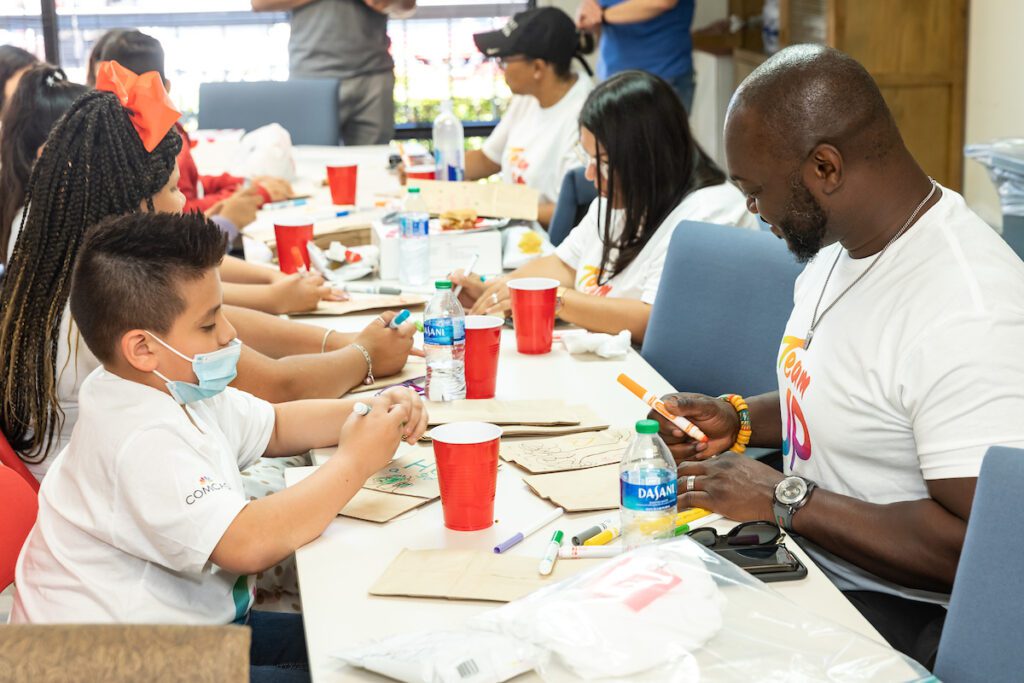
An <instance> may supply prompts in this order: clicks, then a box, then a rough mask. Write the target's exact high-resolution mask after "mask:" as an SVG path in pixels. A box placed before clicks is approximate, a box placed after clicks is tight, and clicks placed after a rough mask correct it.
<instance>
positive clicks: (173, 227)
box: [71, 213, 227, 363]
mask: <svg viewBox="0 0 1024 683" xmlns="http://www.w3.org/2000/svg"><path fill="white" fill-rule="evenodd" d="M226 241H227V236H226V235H225V234H224V233H223V232H221V230H220V229H219V228H218V227H217V226H216V225H215V224H214V223H213V222H211V221H210V220H209V219H208V218H206V217H205V216H203V214H201V213H188V214H172V213H132V214H127V215H124V216H116V217H113V218H108V219H106V220H103V221H101V222H99V223H97V224H96V225H95V226H94V227H92V228H90V230H89V232H88V234H87V235H86V237H85V243H84V244H83V245H82V249H81V251H80V252H79V254H78V262H77V263H76V265H75V273H74V276H73V279H72V284H71V316H72V317H73V318H74V320H75V323H76V324H77V325H78V329H79V330H80V331H81V333H82V339H84V340H85V343H86V346H88V347H89V350H91V351H92V352H93V354H95V356H96V357H97V358H98V359H99V360H100V361H102V362H104V363H108V362H111V361H112V360H113V359H114V358H116V353H117V346H118V343H119V340H120V338H121V335H123V334H124V333H125V332H127V331H128V330H132V329H136V328H140V329H147V330H151V331H153V332H156V333H166V332H167V331H168V330H169V329H170V328H171V326H172V325H174V321H175V320H176V319H177V318H178V316H180V315H181V314H182V312H183V311H184V310H185V306H186V302H185V300H184V299H183V298H182V296H181V285H182V284H183V283H184V282H189V281H194V280H198V279H199V278H201V277H203V276H204V275H205V274H206V273H207V272H208V271H209V270H210V269H211V268H216V267H217V265H218V264H219V263H220V262H221V259H222V258H223V257H224V249H225V247H226V246H227V245H226Z"/></svg>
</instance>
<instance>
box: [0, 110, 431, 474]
mask: <svg viewBox="0 0 1024 683" xmlns="http://www.w3.org/2000/svg"><path fill="white" fill-rule="evenodd" d="M161 92H162V90H161ZM132 96H133V97H134V95H132ZM140 108H141V107H140ZM141 118H143V117H139V116H136V115H135V112H134V111H132V112H131V113H130V112H129V109H127V108H126V107H124V106H122V104H121V102H120V101H119V98H118V96H116V95H114V94H112V93H110V92H104V91H92V92H88V93H86V94H84V95H82V96H81V97H80V98H79V99H78V100H76V101H75V103H74V104H73V105H72V106H71V108H70V109H69V110H68V112H67V113H66V114H65V115H64V116H63V117H62V118H61V119H60V121H59V122H58V123H57V125H56V127H55V128H54V129H53V131H52V132H51V134H50V136H49V138H48V139H47V140H46V143H45V145H44V146H43V150H42V153H41V155H40V156H39V159H38V160H37V161H36V162H35V166H34V167H33V170H32V175H31V179H30V182H29V187H28V191H27V193H26V197H25V201H26V206H27V207H28V209H27V211H26V212H25V216H24V219H23V221H22V224H21V226H20V228H21V229H20V233H19V236H18V238H17V241H16V243H15V247H14V251H13V253H12V256H11V259H10V262H9V263H8V268H7V273H6V275H5V277H4V279H3V284H2V288H0V372H2V373H3V376H2V380H0V386H2V389H0V394H2V395H0V429H2V431H3V433H4V434H5V435H6V436H7V438H8V440H9V441H10V442H11V445H12V446H13V448H14V449H15V451H17V452H18V453H19V455H20V456H21V458H22V459H23V460H24V461H25V462H26V463H27V465H28V466H29V469H30V470H32V471H33V473H34V474H35V475H36V476H37V477H39V478H42V475H43V474H44V473H45V471H46V469H47V468H48V466H49V463H50V461H52V457H49V456H53V455H55V454H56V452H57V451H58V449H59V448H61V447H63V445H64V443H65V442H66V441H67V438H69V437H70V432H71V427H72V426H73V424H74V422H75V420H76V418H77V394H78V386H79V384H80V382H81V381H83V380H84V379H85V377H86V376H87V375H88V374H89V373H90V372H91V371H92V370H94V369H95V368H96V367H98V361H97V360H96V358H95V357H94V356H93V355H92V353H91V352H90V351H89V349H88V348H87V347H86V346H85V345H84V344H82V343H81V341H80V338H79V336H78V333H77V329H76V328H75V325H74V321H73V320H72V319H71V316H70V313H69V312H68V310H67V303H68V297H69V294H70V291H69V288H70V282H71V272H72V268H73V266H74V263H75V257H76V254H77V251H78V249H79V247H80V245H81V243H82V239H83V237H84V235H85V232H86V230H87V228H88V227H90V226H92V225H94V224H96V223H97V222H99V221H100V220H102V219H103V218H106V217H108V216H116V215H122V214H126V213H133V212H137V211H164V212H172V213H180V211H181V207H182V205H183V203H184V198H183V197H182V195H181V193H180V192H179V191H178V189H177V180H178V178H177V176H178V173H177V168H176V164H175V158H176V156H177V154H178V151H179V148H180V145H181V137H180V136H179V135H178V134H177V133H176V132H175V131H174V130H173V128H171V125H172V124H173V120H174V119H176V116H170V117H169V118H170V121H169V122H167V123H166V127H165V128H164V129H163V130H159V129H154V127H153V123H152V121H141V122H139V121H138V120H139V119H141ZM147 126H149V128H147ZM140 127H141V128H142V129H144V130H145V133H146V135H148V141H149V144H151V145H152V148H151V149H147V147H146V145H145V144H144V142H143V140H142V137H140V132H139V130H137V129H138V128H140ZM226 290H227V287H225V297H226V296H227V295H226ZM226 312H227V315H228V317H229V319H230V320H231V322H232V324H233V325H234V326H235V327H236V329H237V330H238V334H239V338H241V339H242V341H243V342H244V343H246V345H247V347H246V348H245V349H244V351H243V354H242V358H241V360H240V362H239V365H238V377H237V379H236V380H235V382H234V386H236V387H238V388H241V389H243V390H246V391H249V392H250V393H253V394H255V395H257V396H260V397H261V398H265V399H267V400H271V401H283V400H294V399H299V398H319V397H332V398H334V397H337V396H340V395H342V394H344V393H345V392H347V391H348V390H349V389H351V388H352V387H354V386H356V385H357V384H358V383H359V382H360V381H362V380H363V379H364V378H365V377H366V376H367V375H368V374H376V375H378V376H387V375H389V374H393V373H395V372H397V371H398V370H400V369H401V368H402V367H403V366H404V365H405V361H406V358H407V356H408V352H409V350H410V348H411V346H412V333H413V330H412V328H411V326H409V329H402V330H399V331H395V330H390V329H387V327H386V324H381V322H379V321H375V322H374V323H371V324H370V325H369V326H368V327H367V328H366V329H365V330H364V331H363V332H361V333H360V334H359V335H358V336H356V335H345V334H341V333H333V334H332V333H330V332H328V333H327V336H326V337H325V332H324V330H323V329H322V328H317V327H313V326H310V325H302V324H299V323H294V322H290V321H285V320H281V319H278V318H276V317H273V316H268V315H266V314H262V313H258V312H256V311H251V310H245V309H241V308H235V307H230V306H228V307H226ZM389 315H390V314H385V315H384V316H383V319H384V321H385V322H386V321H389V320H390V318H389ZM285 349H287V351H285ZM260 350H263V351H266V352H268V353H269V354H270V355H271V356H286V355H287V354H295V353H304V354H306V355H293V356H288V357H282V358H277V359H275V358H272V357H268V356H264V355H262V354H261V353H259V351H260ZM321 351H324V353H321ZM312 354H316V355H312ZM368 361H369V365H370V367H369V368H368V367H367V366H368ZM368 371H370V372H368ZM262 478H263V479H264V480H266V477H262ZM277 479H278V480H280V481H282V483H283V478H282V477H280V476H279V477H277Z"/></svg>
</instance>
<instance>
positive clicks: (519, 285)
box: [508, 277, 559, 354]
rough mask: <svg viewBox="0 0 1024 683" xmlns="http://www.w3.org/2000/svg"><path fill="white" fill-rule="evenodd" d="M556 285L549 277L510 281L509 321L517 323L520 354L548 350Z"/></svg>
mask: <svg viewBox="0 0 1024 683" xmlns="http://www.w3.org/2000/svg"><path fill="white" fill-rule="evenodd" d="M558 285H559V282H558V280H553V279H551V278H549V277H524V278H518V279H515V280H509V282H508V290H509V297H510V298H511V299H512V320H513V322H515V326H516V348H518V349H519V353H528V354H540V353H548V352H550V351H551V336H552V334H553V333H554V330H555V294H556V292H557V291H558Z"/></svg>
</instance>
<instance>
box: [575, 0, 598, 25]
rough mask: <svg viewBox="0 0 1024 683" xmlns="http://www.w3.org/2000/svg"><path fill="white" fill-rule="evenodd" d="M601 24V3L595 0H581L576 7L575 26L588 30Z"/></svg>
mask: <svg viewBox="0 0 1024 683" xmlns="http://www.w3.org/2000/svg"><path fill="white" fill-rule="evenodd" d="M599 26H601V5H599V4H597V0H582V1H581V2H580V6H579V7H577V8H576V27H577V28H578V29H580V30H582V31H590V30H592V29H594V28H597V27H599Z"/></svg>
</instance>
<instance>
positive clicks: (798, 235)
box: [779, 221, 825, 263]
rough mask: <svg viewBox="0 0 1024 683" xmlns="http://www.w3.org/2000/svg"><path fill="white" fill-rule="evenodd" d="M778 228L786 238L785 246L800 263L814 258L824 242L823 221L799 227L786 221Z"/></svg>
mask: <svg viewBox="0 0 1024 683" xmlns="http://www.w3.org/2000/svg"><path fill="white" fill-rule="evenodd" d="M779 229H780V230H781V231H782V235H783V236H784V237H785V238H786V246H787V247H789V250H790V251H791V252H793V255H794V256H796V260H797V261H799V262H800V263H807V262H808V261H810V260H811V259H812V258H814V257H815V256H816V255H817V253H818V252H819V251H821V247H822V246H823V245H824V244H825V223H824V221H822V222H820V223H817V222H815V223H813V224H811V225H807V226H802V227H800V228H798V227H796V226H795V225H793V223H791V222H789V221H786V222H785V223H783V224H781V225H779Z"/></svg>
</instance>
